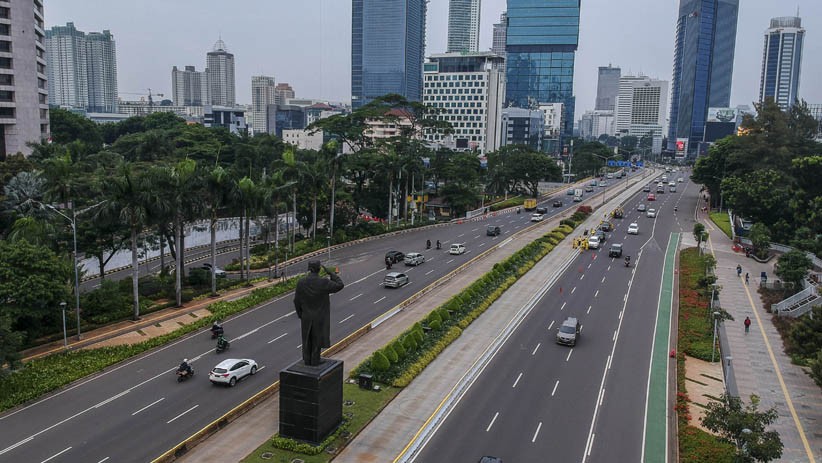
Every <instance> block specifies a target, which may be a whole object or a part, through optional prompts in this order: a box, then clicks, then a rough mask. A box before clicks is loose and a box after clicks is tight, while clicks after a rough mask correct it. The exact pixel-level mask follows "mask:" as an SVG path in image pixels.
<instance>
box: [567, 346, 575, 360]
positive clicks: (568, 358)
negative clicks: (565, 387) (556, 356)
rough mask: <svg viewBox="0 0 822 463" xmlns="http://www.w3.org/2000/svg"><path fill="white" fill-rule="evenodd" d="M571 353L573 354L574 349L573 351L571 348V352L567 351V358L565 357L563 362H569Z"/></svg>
mask: <svg viewBox="0 0 822 463" xmlns="http://www.w3.org/2000/svg"><path fill="white" fill-rule="evenodd" d="M573 353H574V349H573V348H572V349H571V350H569V351H568V356H567V357H565V361H566V362H567V361H568V360H571V354H573Z"/></svg>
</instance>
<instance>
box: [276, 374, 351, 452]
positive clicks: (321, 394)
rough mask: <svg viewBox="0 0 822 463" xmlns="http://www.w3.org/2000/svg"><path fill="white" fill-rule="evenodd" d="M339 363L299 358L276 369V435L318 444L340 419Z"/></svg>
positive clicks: (340, 379) (340, 388) (337, 424)
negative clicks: (313, 363)
mask: <svg viewBox="0 0 822 463" xmlns="http://www.w3.org/2000/svg"><path fill="white" fill-rule="evenodd" d="M342 387H343V362H342V361H340V360H332V359H323V363H321V364H320V365H318V366H306V365H305V364H303V362H302V360H299V361H297V362H295V363H293V364H292V365H291V366H289V367H287V368H286V369H284V370H281V371H280V435H281V436H283V437H290V438H291V439H296V440H301V441H306V442H311V443H313V444H319V443H320V442H322V441H323V440H324V439H325V438H326V437H328V435H329V434H331V433H332V432H334V430H335V429H337V426H339V425H340V423H341V422H342V401H343V391H342Z"/></svg>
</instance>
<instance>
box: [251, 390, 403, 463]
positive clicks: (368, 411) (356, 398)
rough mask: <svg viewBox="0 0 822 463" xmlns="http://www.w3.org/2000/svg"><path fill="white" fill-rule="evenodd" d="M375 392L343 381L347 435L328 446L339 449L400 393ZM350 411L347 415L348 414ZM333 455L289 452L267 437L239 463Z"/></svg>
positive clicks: (321, 460) (309, 462)
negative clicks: (275, 444) (277, 446)
mask: <svg viewBox="0 0 822 463" xmlns="http://www.w3.org/2000/svg"><path fill="white" fill-rule="evenodd" d="M380 387H381V388H382V389H381V390H380V391H379V392H374V391H366V390H363V389H360V388H359V387H358V386H357V385H356V384H350V383H345V384H343V402H345V401H349V400H350V401H353V402H354V404H353V405H351V406H345V405H343V415H344V416H347V417H348V429H347V431H348V432H349V433H350V434H346V435H344V436H340V437H339V438H337V439H336V440H334V441H333V442H331V445H329V448H331V447H333V448H336V449H339V450H341V449H343V448H345V445H346V444H347V443H348V442H349V441H351V440H352V439H353V438H354V437H355V436H356V435H357V434H359V432H360V431H362V430H363V429H364V428H365V426H366V425H368V423H370V422H371V420H372V419H373V418H374V417H375V416H377V415H378V414H379V412H380V410H382V409H383V408H385V406H386V405H388V403H389V402H391V400H393V399H394V397H396V396H397V394H399V392H400V390H401V389H400V388H396V387H390V386H383V385H380ZM349 414H350V415H349ZM266 452H268V453H271V454H273V456H272V457H271V458H270V459H267V460H264V459H263V458H262V457H261V455H262V454H264V453H266ZM334 456H335V455H332V454H329V453H326V452H322V453H320V454H318V455H306V454H304V453H297V452H291V451H288V450H281V449H278V448H275V447H274V445H273V444H272V443H271V441H270V440H269V441H268V442H266V443H265V444H263V445H261V446H259V447H258V448H257V449H256V450H254V451H253V452H251V454H250V455H248V456H247V457H245V458H244V459H243V460H242V463H265V462H281V461H286V462H290V461H291V460H292V459H294V458H299V459H301V460H303V461H305V463H326V462H329V461H331V459H332V458H334Z"/></svg>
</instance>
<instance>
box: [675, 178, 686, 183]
mask: <svg viewBox="0 0 822 463" xmlns="http://www.w3.org/2000/svg"><path fill="white" fill-rule="evenodd" d="M676 181H677V182H679V183H682V182H684V180H683V179H682V177H679V178H678V179H676Z"/></svg>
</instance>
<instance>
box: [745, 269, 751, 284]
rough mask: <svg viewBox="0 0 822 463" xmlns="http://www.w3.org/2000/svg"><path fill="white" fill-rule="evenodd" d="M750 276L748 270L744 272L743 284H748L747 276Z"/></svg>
mask: <svg viewBox="0 0 822 463" xmlns="http://www.w3.org/2000/svg"><path fill="white" fill-rule="evenodd" d="M750 277H751V275H750V274H749V273H748V272H745V284H746V285H747V284H748V278H750Z"/></svg>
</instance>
